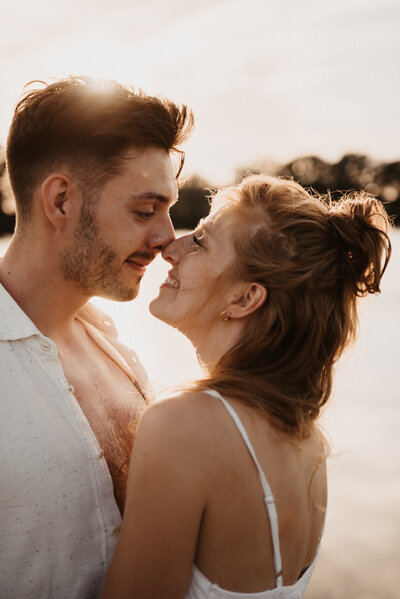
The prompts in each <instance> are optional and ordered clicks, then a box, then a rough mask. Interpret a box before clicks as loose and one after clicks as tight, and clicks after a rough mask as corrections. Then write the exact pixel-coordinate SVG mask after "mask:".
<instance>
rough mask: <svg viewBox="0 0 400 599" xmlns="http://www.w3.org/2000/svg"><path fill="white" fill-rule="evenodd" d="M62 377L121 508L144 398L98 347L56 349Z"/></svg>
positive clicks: (128, 378) (117, 366) (120, 369)
mask: <svg viewBox="0 0 400 599" xmlns="http://www.w3.org/2000/svg"><path fill="white" fill-rule="evenodd" d="M59 357H60V360H61V363H62V366H63V370H64V373H65V376H66V378H67V380H68V382H69V383H70V385H72V387H73V394H74V396H75V398H76V399H77V401H78V403H79V405H80V408H81V410H82V412H83V413H84V415H85V417H86V418H87V420H88V422H89V424H90V427H91V429H92V431H93V433H94V435H95V436H96V438H97V441H98V443H99V445H100V448H101V450H102V452H104V458H105V459H106V461H107V465H108V467H109V470H110V474H111V477H112V479H113V484H114V494H115V498H116V500H117V503H118V506H119V508H120V510H121V511H122V509H123V504H124V500H125V491H126V479H127V472H128V464H129V458H130V455H131V452H132V447H133V439H134V434H135V428H136V424H137V420H138V418H139V416H140V414H141V412H142V411H143V409H144V407H145V400H144V398H143V396H142V394H141V393H140V391H139V389H138V388H137V387H136V385H135V382H134V381H133V380H132V378H131V377H129V376H128V374H127V373H126V372H125V371H124V370H123V369H122V368H121V367H120V366H119V365H118V364H117V363H116V362H115V361H114V360H113V359H112V358H110V357H109V356H108V355H107V354H106V353H105V352H103V351H102V350H101V349H100V348H93V347H92V348H91V349H90V351H87V352H85V353H79V354H76V353H71V352H65V351H60V353H59Z"/></svg>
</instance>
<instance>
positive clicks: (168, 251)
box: [161, 234, 190, 264]
mask: <svg viewBox="0 0 400 599" xmlns="http://www.w3.org/2000/svg"><path fill="white" fill-rule="evenodd" d="M189 237H190V234H189V235H182V237H178V239H174V240H173V241H171V242H170V243H169V244H168V245H167V246H166V247H165V248H164V249H163V251H162V252H161V255H162V257H163V258H164V260H166V261H167V262H169V263H170V264H179V261H180V259H181V257H182V255H183V254H185V247H186V246H187V241H188V238H189Z"/></svg>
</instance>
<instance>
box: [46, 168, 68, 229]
mask: <svg viewBox="0 0 400 599" xmlns="http://www.w3.org/2000/svg"><path fill="white" fill-rule="evenodd" d="M74 194H76V187H75V186H74V185H73V183H72V181H71V179H70V177H69V176H68V175H66V174H64V173H52V174H51V175H49V176H48V177H47V178H46V179H45V180H44V181H43V183H42V185H41V188H40V196H41V202H42V206H43V211H44V213H45V215H46V217H47V220H48V221H49V222H50V223H51V224H52V225H53V227H55V228H56V229H63V228H64V227H65V225H66V223H67V221H68V217H70V216H71V215H72V213H73V211H74V209H76V202H74V201H73V196H74Z"/></svg>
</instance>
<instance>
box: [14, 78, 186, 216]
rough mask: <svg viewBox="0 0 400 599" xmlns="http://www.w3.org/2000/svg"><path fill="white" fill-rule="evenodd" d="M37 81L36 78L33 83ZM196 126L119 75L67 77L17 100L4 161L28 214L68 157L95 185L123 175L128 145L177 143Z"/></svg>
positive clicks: (182, 109) (180, 110)
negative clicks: (44, 183)
mask: <svg viewBox="0 0 400 599" xmlns="http://www.w3.org/2000/svg"><path fill="white" fill-rule="evenodd" d="M32 83H36V82H32ZM192 127H193V115H192V113H191V111H189V110H188V109H187V107H186V106H184V105H182V106H177V105H176V104H174V103H173V102H171V101H169V100H167V99H165V98H161V97H153V96H148V95H146V94H145V93H144V92H143V91H141V90H139V91H137V92H136V91H135V90H134V89H133V88H131V87H126V86H123V85H122V84H120V83H117V82H115V81H104V80H101V81H97V80H93V79H90V78H89V77H69V78H67V79H63V80H60V81H57V82H56V83H53V84H51V85H46V86H45V87H44V88H42V89H38V90H33V91H29V92H27V93H26V95H25V96H24V97H23V98H22V100H21V101H20V102H19V103H18V105H17V107H16V109H15V112H14V118H13V121H12V123H11V128H10V131H9V135H8V140H7V167H8V172H9V177H10V182H11V187H12V189H13V192H14V195H15V200H16V204H17V212H18V214H19V216H21V217H22V218H23V219H26V217H28V216H29V214H30V211H31V205H32V202H31V199H32V194H33V192H34V190H35V187H36V186H37V185H38V184H39V183H40V182H41V181H42V180H43V178H45V177H46V176H47V174H48V173H49V172H51V169H53V168H54V167H59V166H60V165H63V164H67V165H68V166H69V167H70V168H71V169H72V171H73V172H74V173H75V174H76V175H77V176H78V177H79V178H80V180H81V183H83V184H84V185H87V186H90V187H91V188H92V189H93V188H95V189H98V188H99V187H101V186H102V185H104V183H105V182H106V181H107V180H108V179H109V178H111V177H112V176H114V175H116V174H118V172H119V169H120V168H121V164H122V162H123V157H122V154H123V152H124V151H125V150H126V149H128V148H131V147H137V148H146V147H149V146H156V147H159V148H163V149H165V150H167V151H168V152H170V151H174V152H179V153H180V157H181V163H180V168H179V172H178V174H177V176H178V175H179V173H180V170H181V168H182V165H183V160H184V155H183V152H181V151H179V150H178V149H177V146H178V145H179V144H180V143H181V142H182V141H184V140H185V139H186V138H187V136H188V135H189V133H190V131H191V129H192Z"/></svg>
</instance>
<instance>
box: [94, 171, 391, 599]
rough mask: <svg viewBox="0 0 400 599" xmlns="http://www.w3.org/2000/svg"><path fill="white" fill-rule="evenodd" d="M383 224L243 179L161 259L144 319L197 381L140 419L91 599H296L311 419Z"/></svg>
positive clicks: (305, 569) (305, 545)
mask: <svg viewBox="0 0 400 599" xmlns="http://www.w3.org/2000/svg"><path fill="white" fill-rule="evenodd" d="M388 226H389V224H388V220H387V217H386V213H385V211H384V210H383V208H382V207H381V205H380V203H379V202H378V201H376V200H375V199H373V198H371V197H367V196H365V195H362V194H359V195H355V196H353V197H349V198H344V199H343V200H342V201H340V202H339V203H336V204H331V203H326V202H324V201H322V200H320V199H318V198H316V197H313V196H312V195H310V194H308V193H307V192H306V191H305V190H304V189H303V188H302V187H300V186H299V185H297V184H296V183H294V182H292V181H285V180H281V179H275V178H272V177H266V176H250V177H247V178H246V179H244V180H243V181H242V183H241V184H240V185H238V186H236V187H230V188H227V189H224V190H222V191H220V192H218V193H217V195H216V196H215V197H214V199H213V201H212V207H211V211H210V215H209V216H208V217H207V218H206V219H205V220H204V221H202V222H201V223H200V225H199V227H198V228H197V229H196V231H195V232H194V233H193V234H189V235H185V236H184V237H181V238H180V239H177V240H176V241H173V242H172V243H171V244H170V245H169V246H168V247H167V248H166V249H165V251H164V253H163V255H164V258H165V259H166V260H167V261H168V262H170V263H171V265H172V269H171V270H170V271H169V274H168V277H167V279H166V281H165V282H164V283H163V284H162V285H161V288H160V294H159V296H158V297H157V298H156V299H155V300H154V301H153V302H152V304H151V311H152V313H153V314H154V315H155V316H157V317H158V318H160V319H161V320H164V321H165V322H167V323H168V324H170V325H172V326H174V327H176V328H177V329H179V330H180V331H181V332H182V333H184V334H185V335H186V336H187V337H188V338H189V339H190V341H191V342H192V343H193V344H194V346H195V348H196V351H197V355H198V358H199V360H200V362H201V363H202V365H203V367H204V370H205V376H204V379H202V380H200V381H198V382H196V383H194V384H193V385H191V386H190V387H189V388H188V389H186V390H184V391H182V392H181V393H179V394H178V395H176V396H174V397H172V398H170V399H168V400H166V401H163V402H160V403H157V404H155V405H153V406H152V407H151V408H149V409H148V410H147V411H146V412H145V414H144V415H143V417H142V419H141V422H140V425H139V428H138V432H137V436H136V440H135V449H134V452H133V457H132V462H131V467H130V474H129V483H128V494H127V501H126V507H125V515H124V521H123V526H122V530H121V533H120V538H119V541H118V545H117V549H116V552H115V556H114V559H113V561H112V564H111V567H110V570H109V574H108V576H107V579H106V583H105V587H104V592H103V598H104V599H107V598H108V599H111V598H115V597H118V598H119V599H125V598H128V597H132V598H136V599H150V598H151V599H155V598H157V599H158V598H159V599H179V598H186V599H201V598H205V597H209V598H213V599H217V598H218V599H219V598H221V599H225V598H226V599H227V598H228V597H229V598H233V597H237V598H239V597H241V598H243V597H254V598H257V599H267V598H271V599H273V598H278V597H279V598H282V597H290V598H292V599H295V598H298V597H302V596H303V594H304V591H305V588H306V585H307V583H308V581H309V579H310V576H311V573H312V570H313V568H314V564H315V561H316V558H317V554H318V549H319V542H320V537H321V535H322V531H323V527H324V519H325V506H326V500H327V499H326V498H327V491H326V469H325V459H326V457H327V453H328V451H327V444H326V443H325V440H324V437H323V435H322V434H321V432H320V430H319V429H318V425H317V424H316V421H317V418H318V416H319V413H320V410H321V408H322V406H323V405H324V404H325V402H326V401H327V400H328V398H329V395H330V392H331V387H332V371H333V365H334V363H335V361H336V360H337V358H338V357H339V356H340V354H341V353H342V352H343V350H344V348H345V347H346V345H347V344H348V343H349V341H351V340H352V339H353V338H354V335H355V330H356V321H357V315H356V300H357V296H363V295H366V294H367V293H377V292H379V283H380V279H381V276H382V274H383V271H384V270H385V267H386V264H387V261H388V259H389V255H390V242H389V239H388V237H387V234H386V231H387V229H388Z"/></svg>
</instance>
